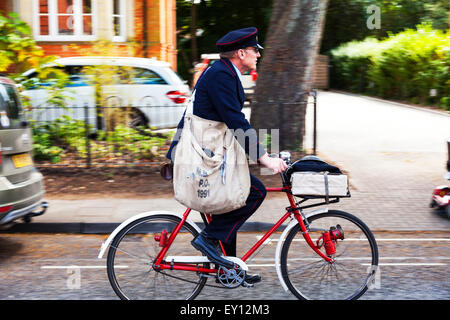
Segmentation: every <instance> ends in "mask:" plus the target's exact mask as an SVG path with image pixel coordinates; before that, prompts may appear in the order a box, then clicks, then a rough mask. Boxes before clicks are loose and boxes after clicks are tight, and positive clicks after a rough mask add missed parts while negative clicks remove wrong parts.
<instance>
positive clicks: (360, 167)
mask: <svg viewBox="0 0 450 320" xmlns="http://www.w3.org/2000/svg"><path fill="white" fill-rule="evenodd" d="M312 117H313V112H312V105H310V106H308V109H307V114H306V134H305V147H306V149H307V150H311V149H312V138H311V137H312V125H311V124H312V123H313V118H312ZM317 137H318V140H317V150H318V155H319V156H321V157H322V158H323V159H325V160H327V161H330V162H332V163H334V164H336V165H338V166H339V167H340V168H341V169H344V170H345V171H346V172H347V173H348V174H349V177H350V185H351V187H350V191H351V194H352V197H351V198H344V199H341V201H340V202H339V203H337V204H330V205H329V206H328V208H329V209H337V210H344V211H348V212H350V213H352V214H354V215H356V216H358V217H359V218H361V219H362V220H363V221H364V222H365V223H366V224H367V225H368V226H369V227H370V228H371V229H372V230H373V231H434V230H437V231H447V230H450V219H449V218H448V217H447V216H446V215H445V214H443V213H440V212H436V211H434V210H432V209H430V208H429V202H430V198H431V192H432V190H433V188H434V187H435V186H437V185H441V184H449V183H450V182H449V181H446V180H445V179H444V174H445V162H446V160H447V149H446V141H447V139H448V138H450V113H448V112H445V111H434V110H429V109H424V108H415V107H411V106H409V105H404V104H399V103H391V102H387V101H383V100H380V99H374V98H369V97H364V96H359V95H353V94H343V93H337V92H330V91H322V92H319V95H318V103H317ZM267 187H276V186H267ZM48 203H49V208H48V210H47V212H46V213H45V214H44V215H42V216H39V217H35V218H34V219H33V221H32V223H29V224H24V223H20V224H17V225H15V226H13V227H12V228H11V229H10V231H11V232H51V233H64V232H70V233H110V232H111V231H112V230H114V228H115V227H116V226H117V225H118V224H120V223H121V222H123V221H125V220H126V219H127V218H129V217H131V216H133V215H136V214H138V213H141V212H145V211H153V210H165V211H173V212H177V213H183V212H184V210H185V209H184V207H183V206H182V205H180V204H179V203H177V202H176V201H175V200H174V199H172V198H170V197H161V198H156V199H155V198H150V197H149V198H148V199H117V198H102V199H86V200H60V199H48ZM288 205H289V203H288V201H287V199H286V198H285V197H282V196H280V195H273V194H269V195H268V197H267V198H266V200H265V201H264V203H263V204H262V205H261V207H260V208H259V209H258V211H257V212H256V213H255V214H254V215H253V216H252V217H251V218H250V219H249V220H248V221H247V222H246V223H245V224H244V226H243V227H242V228H241V231H260V230H265V229H267V228H269V227H270V226H271V225H273V224H274V223H275V222H276V221H277V220H278V219H279V217H281V216H282V215H283V214H284V213H285V208H286V207H287V206H288ZM314 209H315V208H312V209H311V210H314ZM305 212H308V210H305ZM190 218H191V219H192V220H194V221H195V222H198V223H199V224H200V223H201V218H200V215H199V214H197V213H196V212H193V213H192V214H191V215H190Z"/></svg>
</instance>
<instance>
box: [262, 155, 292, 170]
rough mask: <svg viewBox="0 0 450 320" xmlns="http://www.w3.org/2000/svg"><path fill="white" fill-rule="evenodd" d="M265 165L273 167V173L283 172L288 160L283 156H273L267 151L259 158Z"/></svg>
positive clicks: (269, 167)
mask: <svg viewBox="0 0 450 320" xmlns="http://www.w3.org/2000/svg"><path fill="white" fill-rule="evenodd" d="M258 161H259V163H261V164H262V165H263V166H264V167H266V168H268V169H271V170H272V172H273V174H276V173H280V172H283V171H285V170H286V169H287V164H286V162H285V161H284V160H283V159H281V158H271V157H269V155H268V154H267V153H266V154H264V155H263V156H262V157H261V158H259V159H258Z"/></svg>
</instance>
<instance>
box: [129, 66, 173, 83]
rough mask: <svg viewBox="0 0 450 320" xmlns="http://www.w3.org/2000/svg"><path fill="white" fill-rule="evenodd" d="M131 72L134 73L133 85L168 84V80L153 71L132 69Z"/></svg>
mask: <svg viewBox="0 0 450 320" xmlns="http://www.w3.org/2000/svg"><path fill="white" fill-rule="evenodd" d="M131 72H132V73H133V77H132V83H133V84H167V81H166V80H164V79H163V78H162V77H161V76H159V75H158V74H157V73H156V72H153V71H151V70H148V69H144V68H132V70H131Z"/></svg>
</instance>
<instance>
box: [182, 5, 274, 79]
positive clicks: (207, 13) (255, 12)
mask: <svg viewBox="0 0 450 320" xmlns="http://www.w3.org/2000/svg"><path fill="white" fill-rule="evenodd" d="M194 2H199V3H197V4H194ZM272 3H273V0H258V1H241V0H201V1H191V0H177V33H178V34H177V36H178V43H177V46H178V52H179V54H178V73H179V74H180V75H181V76H182V78H184V79H191V77H192V71H193V64H194V63H195V62H196V61H198V59H199V58H200V57H199V56H200V55H201V54H202V53H215V52H217V48H216V42H217V40H219V39H220V38H221V37H222V36H224V35H225V34H226V33H227V32H229V31H231V30H235V29H239V28H246V27H250V26H254V27H257V28H258V30H259V33H258V37H259V40H260V41H261V42H262V43H264V40H265V38H266V34H267V30H268V26H269V20H270V15H271V11H272ZM193 5H195V8H196V10H197V14H196V20H195V24H196V28H195V30H196V42H197V53H198V54H197V55H198V56H197V57H192V54H191V53H192V48H191V41H192V32H193V31H192V30H191V22H192V17H191V14H192V11H191V8H192V6H193Z"/></svg>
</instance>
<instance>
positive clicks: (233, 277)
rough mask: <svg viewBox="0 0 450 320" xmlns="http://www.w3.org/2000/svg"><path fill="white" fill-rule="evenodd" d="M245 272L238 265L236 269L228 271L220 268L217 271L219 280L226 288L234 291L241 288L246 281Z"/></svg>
mask: <svg viewBox="0 0 450 320" xmlns="http://www.w3.org/2000/svg"><path fill="white" fill-rule="evenodd" d="M245 274H246V272H245V270H243V269H241V268H240V267H239V266H238V265H236V267H235V268H234V269H227V268H225V267H222V266H220V267H219V269H218V270H217V280H218V281H219V283H220V284H222V285H223V286H224V287H226V288H229V289H234V288H237V287H239V286H240V285H241V284H242V283H243V282H244V280H245Z"/></svg>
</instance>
